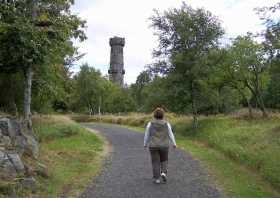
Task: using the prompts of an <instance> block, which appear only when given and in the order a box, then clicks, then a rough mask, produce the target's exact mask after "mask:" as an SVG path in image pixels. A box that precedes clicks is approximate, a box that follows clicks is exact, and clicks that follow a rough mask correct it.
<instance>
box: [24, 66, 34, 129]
mask: <svg viewBox="0 0 280 198" xmlns="http://www.w3.org/2000/svg"><path fill="white" fill-rule="evenodd" d="M24 77H25V85H24V101H23V111H24V113H23V116H24V120H25V121H27V122H28V123H29V127H31V126H32V122H31V110H30V109H31V108H30V106H31V88H32V77H33V70H32V67H31V66H29V67H28V68H27V69H26V70H25V71H24Z"/></svg>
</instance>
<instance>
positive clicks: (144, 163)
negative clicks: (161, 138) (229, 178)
mask: <svg viewBox="0 0 280 198" xmlns="http://www.w3.org/2000/svg"><path fill="white" fill-rule="evenodd" d="M84 126H86V127H89V128H92V129H96V130H98V131H100V132H101V133H102V134H103V135H104V136H105V137H106V138H107V139H108V141H109V142H110V143H111V144H112V147H113V151H112V153H111V155H110V156H109V157H108V159H106V160H105V162H104V166H105V168H104V170H103V171H102V173H101V174H100V175H99V176H97V177H96V178H94V181H93V182H92V183H91V184H89V186H88V188H87V189H86V190H85V192H84V193H83V194H82V195H81V198H85V197H91V198H109V197H110V198H195V197H196V198H212V197H219V192H218V190H217V189H216V188H215V187H213V186H210V185H209V184H208V183H207V182H206V179H207V176H206V174H205V173H203V171H202V170H201V168H200V166H199V162H198V161H197V160H194V159H193V158H192V157H191V155H190V154H188V153H186V152H184V151H182V150H180V149H176V150H173V149H171V148H170V153H169V169H168V183H167V184H160V185H156V184H153V183H152V169H151V162H150V156H149V152H148V150H145V149H144V148H143V137H144V134H143V133H137V132H133V131H131V130H129V129H126V128H121V127H115V126H110V125H106V124H84Z"/></svg>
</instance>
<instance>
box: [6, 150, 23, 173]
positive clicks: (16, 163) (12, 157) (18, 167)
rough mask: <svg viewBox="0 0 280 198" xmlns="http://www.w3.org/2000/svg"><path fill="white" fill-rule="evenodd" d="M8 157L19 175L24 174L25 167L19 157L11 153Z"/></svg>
mask: <svg viewBox="0 0 280 198" xmlns="http://www.w3.org/2000/svg"><path fill="white" fill-rule="evenodd" d="M7 155H8V159H9V160H10V161H11V163H12V164H13V166H14V168H15V170H16V171H17V173H23V172H24V165H23V163H22V161H21V159H20V157H19V155H18V154H17V153H10V154H7Z"/></svg>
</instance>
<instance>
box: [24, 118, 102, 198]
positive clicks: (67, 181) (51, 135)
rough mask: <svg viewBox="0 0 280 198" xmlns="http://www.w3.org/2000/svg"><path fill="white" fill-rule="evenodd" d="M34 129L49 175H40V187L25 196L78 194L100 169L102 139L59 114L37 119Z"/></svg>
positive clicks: (40, 158) (42, 159)
mask: <svg viewBox="0 0 280 198" xmlns="http://www.w3.org/2000/svg"><path fill="white" fill-rule="evenodd" d="M34 130H35V132H36V135H37V136H38V138H39V140H40V157H39V160H40V161H41V162H42V163H43V164H45V165H46V166H47V167H48V171H49V174H50V177H49V178H37V179H38V180H39V186H40V187H39V190H37V191H36V192H35V193H33V194H26V195H25V196H28V197H78V195H79V194H80V193H81V192H82V191H83V190H84V189H85V187H86V186H87V184H88V183H89V182H90V179H91V178H92V177H93V176H94V175H95V174H96V173H97V172H98V171H99V170H100V168H101V166H100V165H101V164H100V162H101V160H100V159H101V155H100V153H101V152H102V150H103V149H102V148H103V147H102V146H103V142H102V140H101V139H99V138H98V137H97V136H96V135H95V134H93V133H90V132H89V131H87V130H86V129H84V128H83V127H81V126H80V125H79V124H77V123H75V122H73V121H71V120H70V119H67V118H65V117H61V118H60V117H59V116H57V117H56V118H55V119H54V118H53V117H52V116H49V117H48V116H44V117H42V118H35V119H34ZM22 195H23V194H21V196H22Z"/></svg>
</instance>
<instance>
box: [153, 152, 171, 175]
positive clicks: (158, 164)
mask: <svg viewBox="0 0 280 198" xmlns="http://www.w3.org/2000/svg"><path fill="white" fill-rule="evenodd" d="M150 154H151V161H152V167H153V178H155V179H158V178H159V177H160V174H161V173H165V174H167V163H168V148H166V147H163V148H161V147H150Z"/></svg>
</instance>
